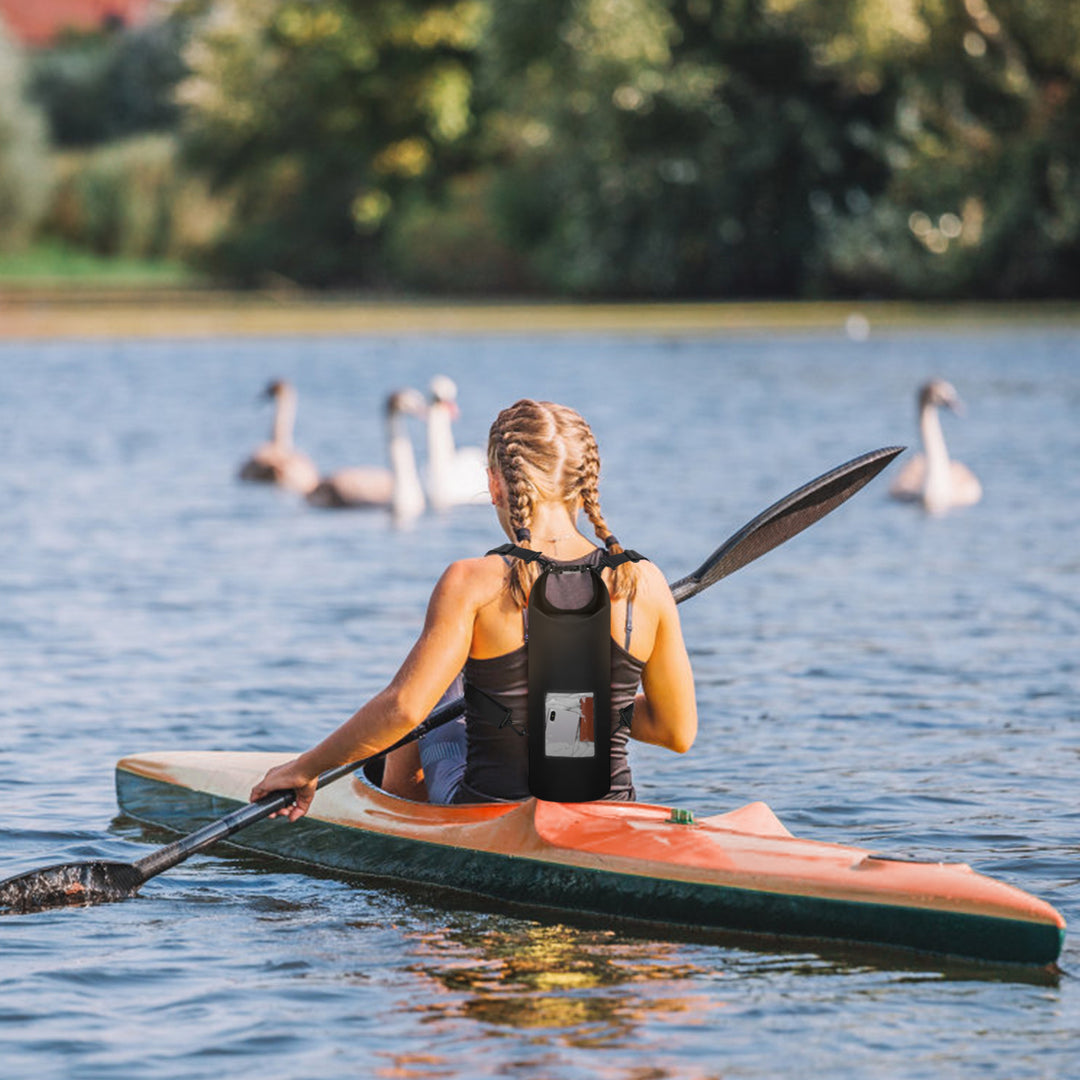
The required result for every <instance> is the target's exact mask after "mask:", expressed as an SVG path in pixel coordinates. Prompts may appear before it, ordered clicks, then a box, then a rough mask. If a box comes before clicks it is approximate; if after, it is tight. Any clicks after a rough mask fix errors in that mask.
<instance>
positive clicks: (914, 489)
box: [889, 379, 982, 514]
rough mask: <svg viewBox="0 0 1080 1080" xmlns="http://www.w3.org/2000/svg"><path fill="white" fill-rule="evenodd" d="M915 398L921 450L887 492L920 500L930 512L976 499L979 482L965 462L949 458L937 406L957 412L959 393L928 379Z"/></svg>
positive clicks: (970, 503) (960, 408)
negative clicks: (916, 398) (917, 408)
mask: <svg viewBox="0 0 1080 1080" xmlns="http://www.w3.org/2000/svg"><path fill="white" fill-rule="evenodd" d="M918 400H919V432H920V434H921V435H922V444H923V452H922V453H921V454H916V455H915V457H913V458H912V459H911V461H909V462H908V463H907V465H905V466H904V468H903V469H902V470H901V471H900V473H899V475H898V476H897V477H896V479H895V480H894V481H893V484H892V487H891V488H890V489H889V494H890V495H892V497H893V498H894V499H906V500H909V501H914V502H921V503H922V504H923V507H924V508H925V509H926V510H927V512H929V513H931V514H941V513H944V512H945V511H946V510H948V509H950V508H951V507H954V506H971V505H973V504H974V503H977V502H978V501H979V499H980V498H982V485H981V484H980V483H979V481H978V479H977V477H976V476H975V474H974V473H973V472H972V471H971V470H970V469H969V468H968V467H967V466H966V465H962V464H961V463H960V462H959V461H952V460H950V458H949V451H948V449H947V448H946V446H945V435H944V434H943V432H942V430H941V418H940V417H939V415H938V407H939V406H942V405H943V406H944V407H945V408H947V409H951V410H952V411H953V412H955V413H958V414H959V413H961V412H962V410H963V403H962V402H961V401H960V398H959V395H958V394H957V393H956V390H955V389H954V388H953V386H952V385H951V384H950V383H947V382H946V381H945V380H944V379H931V380H930V381H929V382H928V383H926V384H925V385H924V386H922V387H921V388H920V390H919V399H918Z"/></svg>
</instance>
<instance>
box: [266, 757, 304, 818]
mask: <svg viewBox="0 0 1080 1080" xmlns="http://www.w3.org/2000/svg"><path fill="white" fill-rule="evenodd" d="M318 779H319V778H318V777H317V776H311V775H310V774H309V773H308V772H307V771H306V770H305V769H304V768H302V767H301V765H300V759H299V758H294V759H293V760H292V761H287V762H285V764H284V765H276V766H274V768H272V769H271V770H270V771H269V772H268V773H267V774H266V775H265V776H264V777H263V778H262V779H261V780H260V781H259V782H258V783H257V784H256V785H255V786H254V787H253V788H252V789H251V796H250V798H251V801H252V802H257V801H258V800H259V799H261V798H263V797H264V796H265V795H271V794H273V792H275V791H292V792H294V793H295V795H296V801H295V802H294V803H293V804H292V806H287V807H285V809H284V810H278V811H276V812H275V813H273V814H271V815H270V816H271V817H278V816H281V817H287V818H288V819H289V820H290V821H296V820H297V818H302V817H303V816H304V815H305V814H306V813H307V812H308V808H309V807H310V806H311V800H312V799H314V798H315V785H316V782H317V781H318Z"/></svg>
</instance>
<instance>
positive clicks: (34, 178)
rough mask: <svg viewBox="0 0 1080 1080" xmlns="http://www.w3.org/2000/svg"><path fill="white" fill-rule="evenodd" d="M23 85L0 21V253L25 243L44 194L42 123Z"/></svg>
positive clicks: (45, 163)
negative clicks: (28, 99)
mask: <svg viewBox="0 0 1080 1080" xmlns="http://www.w3.org/2000/svg"><path fill="white" fill-rule="evenodd" d="M23 85H24V79H23V65H22V61H21V58H20V56H19V54H18V52H17V51H16V50H15V48H14V46H13V45H12V44H11V42H10V41H9V40H8V39H7V36H6V34H5V31H4V26H3V23H2V22H0V251H4V250H12V249H14V248H18V247H20V246H22V245H23V244H25V243H26V241H27V240H28V239H29V238H30V237H31V236H32V235H33V232H34V229H35V227H36V225H37V223H38V221H39V220H40V218H41V215H42V213H43V212H44V209H45V205H46V202H47V201H48V197H49V163H48V157H47V150H46V144H45V124H44V120H43V118H42V116H41V114H40V112H39V111H38V110H37V109H35V108H33V107H32V106H31V105H29V104H27V102H26V100H25V98H24V96H23Z"/></svg>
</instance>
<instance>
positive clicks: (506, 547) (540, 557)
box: [485, 544, 552, 566]
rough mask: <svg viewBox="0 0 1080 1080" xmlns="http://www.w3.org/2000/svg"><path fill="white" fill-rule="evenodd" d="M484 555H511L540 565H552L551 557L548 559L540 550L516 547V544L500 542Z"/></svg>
mask: <svg viewBox="0 0 1080 1080" xmlns="http://www.w3.org/2000/svg"><path fill="white" fill-rule="evenodd" d="M485 554H486V555H513V556H514V557H515V558H516V559H521V561H522V562H527V563H529V562H538V563H540V565H541V566H550V565H552V562H551V559H549V558H548V557H547V556H546V555H545V554H544V553H543V552H541V551H531V550H530V549H529V548H523V547H518V546H517V544H500V545H499V546H498V547H497V548H492V549H491V550H490V551H487V552H485Z"/></svg>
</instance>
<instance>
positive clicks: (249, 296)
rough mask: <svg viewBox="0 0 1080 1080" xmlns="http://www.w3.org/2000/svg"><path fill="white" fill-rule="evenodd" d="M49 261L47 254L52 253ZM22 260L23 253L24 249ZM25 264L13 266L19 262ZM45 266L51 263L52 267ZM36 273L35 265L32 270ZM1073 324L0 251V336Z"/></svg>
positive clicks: (1060, 317) (1021, 311)
mask: <svg viewBox="0 0 1080 1080" xmlns="http://www.w3.org/2000/svg"><path fill="white" fill-rule="evenodd" d="M54 257H55V260H56V261H55V262H54V261H53V259H54ZM20 258H21V257H20ZM20 266H21V267H23V270H24V272H17V271H18V270H19V267H20ZM51 267H57V268H58V269H57V271H56V272H55V273H50V268H51ZM31 271H32V272H31ZM1018 324H1024V325H1032V326H1050V325H1060V326H1075V327H1077V328H1078V329H1080V305H1077V304H1050V303H1042V304H1040V303H1029V304H1011V305H1010V304H1000V303H995V304H906V303H861V302H851V301H827V302H773V301H761V302H746V303H744V302H722V303H633V302H625V303H555V302H544V301H531V300H529V301H520V302H505V301H503V302H488V303H485V302H477V301H458V300H453V299H445V298H442V299H439V298H430V297H427V298H417V297H413V298H392V299H388V298H384V297H379V298H373V297H370V296H360V295H357V294H336V295H327V294H322V293H318V294H315V293H307V292H304V291H302V290H298V289H295V288H293V287H290V286H289V285H288V284H287V283H284V282H283V283H282V287H281V288H280V289H277V290H273V289H269V290H263V291H257V292H230V291H226V290H217V289H213V288H210V287H209V286H207V285H205V284H204V283H200V282H199V281H198V280H197V279H196V278H195V277H194V276H193V275H191V274H190V272H187V271H185V270H184V269H183V268H182V267H177V266H173V265H169V264H150V263H139V262H125V261H123V260H102V259H97V258H95V257H93V256H80V255H78V254H77V253H72V252H70V251H59V252H53V253H52V254H50V252H49V250H48V249H41V248H39V249H36V250H35V252H33V253H29V254H28V255H27V256H25V261H24V262H21V263H20V261H19V259H18V258H16V257H10V256H9V257H3V258H0V341H4V340H7V341H11V340H20V339H23V340H25V339H35V338H38V339H44V338H54V339H67V340H72V339H106V338H131V337H136V338H138V337H145V338H153V337H158V338H200V337H203V338H205V337H233V336H248V337H273V336H312V335H324V336H343V335H391V336H392V335H401V334H450V335H458V334H462V335H464V334H494V335H514V334H606V335H619V334H622V335H635V334H639V335H648V336H656V335H663V336H670V337H695V336H697V337H708V336H719V335H725V334H740V333H749V334H757V333H804V332H805V333H827V334H835V335H837V336H839V337H841V338H845V337H846V338H851V339H853V340H861V339H863V338H865V337H867V336H869V335H871V334H876V333H880V332H885V331H888V330H895V329H904V330H918V329H923V328H926V329H930V328H942V327H953V328H956V329H958V330H972V329H979V328H993V327H1001V326H1015V325H1018Z"/></svg>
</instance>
